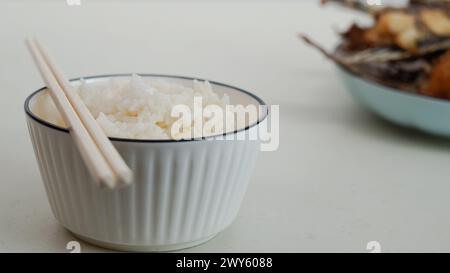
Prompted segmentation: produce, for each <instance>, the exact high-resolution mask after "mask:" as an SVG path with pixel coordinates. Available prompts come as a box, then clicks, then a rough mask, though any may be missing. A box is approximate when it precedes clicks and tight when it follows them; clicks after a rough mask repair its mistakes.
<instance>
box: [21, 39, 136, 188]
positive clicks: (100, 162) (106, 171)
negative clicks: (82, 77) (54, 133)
mask: <svg viewBox="0 0 450 273" xmlns="http://www.w3.org/2000/svg"><path fill="white" fill-rule="evenodd" d="M26 42H27V46H28V48H29V50H30V52H31V55H32V56H33V59H34V61H35V63H36V65H37V67H38V69H39V72H40V73H41V76H42V78H43V79H44V81H45V83H46V85H47V87H48V88H49V90H50V94H51V96H52V98H53V101H54V102H55V105H56V106H57V108H58V110H59V112H60V113H61V115H62V117H63V119H64V121H65V122H66V124H67V125H68V126H69V129H70V132H71V136H72V138H73V139H74V141H75V143H76V145H77V147H78V149H79V151H80V154H81V156H82V158H83V160H84V161H85V163H86V166H87V167H88V170H89V171H90V173H91V174H92V175H93V177H94V178H95V179H96V180H97V181H98V182H99V183H102V184H105V185H106V186H107V187H109V188H114V187H116V186H117V184H118V179H119V177H118V175H119V174H120V171H115V170H114V167H113V166H112V165H110V163H109V161H108V160H107V159H106V158H105V156H104V154H103V153H102V152H101V150H100V148H99V146H98V144H97V141H96V140H94V138H95V136H97V137H98V135H95V136H94V137H93V136H92V134H91V133H90V132H89V131H88V129H87V127H85V124H83V122H82V120H81V119H80V117H79V116H78V112H77V111H76V110H75V109H74V107H73V104H71V102H70V100H69V98H68V96H67V95H66V92H65V91H64V90H63V88H62V86H61V85H60V83H59V82H58V80H57V78H56V76H55V75H54V74H53V73H52V72H53V71H52V69H51V68H50V67H49V65H48V62H47V61H46V57H45V56H44V55H43V54H42V52H41V51H40V49H39V47H38V46H37V45H36V43H35V42H34V41H33V40H29V39H28V40H27V41H26ZM60 75H61V74H60ZM69 85H70V84H69ZM69 92H70V91H69ZM73 93H75V92H73ZM81 103H82V102H81ZM82 104H83V105H84V103H82ZM91 118H92V116H91ZM92 120H93V118H92ZM94 122H95V121H94ZM105 138H106V136H105ZM106 140H107V141H109V140H108V139H107V138H106ZM111 146H112V144H111ZM112 147H114V146H112ZM114 150H115V149H114ZM115 151H116V150H115ZM116 154H117V155H119V154H118V152H117V151H116ZM108 155H114V152H110V153H108ZM119 157H120V155H119ZM115 160H117V159H115ZM120 160H122V161H123V159H122V158H121V157H120ZM125 166H126V164H125ZM127 168H128V167H127ZM128 170H129V169H128ZM130 173H131V170H130ZM125 175H127V174H125ZM131 177H132V175H128V176H124V177H123V178H122V177H120V179H121V180H122V181H123V182H126V183H129V181H131Z"/></svg>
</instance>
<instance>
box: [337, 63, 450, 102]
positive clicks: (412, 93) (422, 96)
mask: <svg viewBox="0 0 450 273" xmlns="http://www.w3.org/2000/svg"><path fill="white" fill-rule="evenodd" d="M335 65H336V66H337V67H338V68H339V69H341V70H342V71H343V72H345V73H347V74H348V75H350V76H352V77H354V78H356V79H358V80H360V81H363V82H366V83H369V84H372V85H375V86H376V87H379V88H383V89H385V90H388V91H389V92H393V93H397V94H403V95H405V96H410V97H413V98H419V99H423V100H428V101H432V102H439V103H443V104H449V103H450V100H449V99H442V98H436V97H432V96H428V95H425V94H421V93H419V92H418V91H415V90H401V89H398V88H395V87H391V86H389V85H383V84H382V83H380V82H378V81H376V80H371V79H366V78H364V77H362V76H361V75H358V74H357V73H355V72H353V71H351V70H350V69H348V68H347V67H345V66H343V65H342V64H339V63H335Z"/></svg>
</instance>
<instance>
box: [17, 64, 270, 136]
mask: <svg viewBox="0 0 450 273" xmlns="http://www.w3.org/2000/svg"><path fill="white" fill-rule="evenodd" d="M133 74H136V75H139V76H141V77H152V78H169V79H181V80H192V81H193V80H199V81H208V82H210V83H211V84H212V85H217V86H222V87H226V88H231V89H234V90H236V91H239V92H241V93H243V94H245V95H247V96H249V97H251V98H253V99H254V100H256V101H257V102H258V103H259V105H258V106H262V107H264V109H265V111H264V115H263V116H262V117H260V118H259V119H258V121H257V122H256V123H253V124H250V125H248V126H246V127H244V128H241V129H237V130H234V131H233V132H227V133H224V134H219V135H213V136H207V137H201V138H192V139H180V140H174V139H133V138H119V137H108V138H109V139H110V140H111V141H116V142H142V143H148V142H151V143H154V142H156V143H178V142H192V141H202V140H210V139H214V138H217V137H221V136H228V135H232V134H237V133H239V132H242V131H247V130H249V129H250V128H252V127H255V126H257V125H258V124H260V123H261V122H263V121H264V120H265V119H266V118H267V116H268V115H269V108H268V107H267V104H266V103H265V102H264V101H263V100H262V99H261V98H259V97H258V96H256V95H254V94H253V93H250V92H249V91H246V90H244V89H241V88H238V87H235V86H232V85H228V84H225V83H221V82H216V81H210V80H207V79H202V78H193V77H187V76H176V75H164V74H146V73H133ZM133 74H131V73H129V74H127V73H125V74H107V75H97V76H88V77H80V78H74V79H70V80H69V81H71V82H76V81H80V80H81V79H85V80H92V79H103V78H114V77H127V76H131V75H133ZM45 89H47V87H42V88H40V89H38V90H36V91H34V92H33V93H31V94H30V95H29V96H28V97H27V98H26V100H25V104H24V108H25V113H26V114H27V116H28V117H30V118H31V119H33V120H34V121H36V122H38V123H40V124H41V125H44V126H46V127H48V128H51V129H54V130H57V131H61V132H65V133H69V129H67V128H64V127H60V126H58V125H55V124H52V123H50V122H48V121H45V120H43V119H41V118H39V117H37V116H36V115H35V114H33V113H32V112H31V110H30V100H31V99H32V98H33V97H34V96H35V95H36V94H38V93H39V92H41V91H43V90H45Z"/></svg>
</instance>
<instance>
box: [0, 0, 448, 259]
mask: <svg viewBox="0 0 450 273" xmlns="http://www.w3.org/2000/svg"><path fill="white" fill-rule="evenodd" d="M81 1H82V5H81V6H80V7H69V6H67V5H66V4H65V1H63V0H55V1H52V0H46V1H32V0H21V1H16V0H11V1H5V0H3V1H1V2H0V34H1V36H0V56H1V58H0V71H1V73H0V90H1V94H2V98H1V99H0V115H1V116H2V117H3V121H2V125H1V134H0V163H1V164H0V172H1V178H0V180H1V181H0V251H20V252H23V251H27V252H28V251H44V252H66V251H67V250H66V249H65V246H66V243H67V242H68V241H71V240H74V238H73V237H72V236H71V235H70V234H69V233H68V232H66V231H65V230H64V229H63V228H62V227H61V226H60V225H59V224H58V223H57V221H56V220H55V218H54V217H53V215H52V213H51V211H50V207H49V204H48V202H47V198H46V195H45V191H44V187H43V184H42V181H41V178H40V175H39V172H38V168H37V164H36V161H35V158H34V154H33V151H32V147H31V143H30V140H29V137H28V132H27V128H26V124H25V115H24V112H23V101H24V99H25V97H26V96H27V95H29V94H30V93H31V92H32V91H34V90H36V89H37V88H38V87H40V86H42V85H43V83H42V81H41V79H40V77H39V75H38V72H37V71H36V69H35V67H34V65H33V64H32V61H31V58H30V56H29V54H28V52H27V51H26V48H25V46H24V44H23V39H24V37H26V36H27V35H33V34H37V35H39V36H40V37H41V39H42V40H44V41H45V42H46V44H47V46H48V47H49V48H50V49H51V51H52V53H53V55H54V56H55V57H56V58H57V59H58V60H59V62H60V64H61V66H62V67H63V68H64V69H65V70H66V72H67V74H68V75H69V76H71V77H77V76H87V75H96V74H107V73H120V72H148V73H152V72H153V73H166V74H179V75H191V76H197V77H203V78H209V79H214V80H217V81H222V82H226V83H230V84H233V85H236V86H240V87H242V88H244V89H247V90H250V91H252V92H254V93H256V94H257V95H259V96H261V97H262V98H263V99H264V100H265V101H267V102H268V103H270V104H279V105H280V110H281V131H280V138H281V139H280V147H279V150H278V151H276V152H267V153H262V154H261V157H260V159H259V161H258V164H257V168H256V171H255V173H254V175H253V177H252V179H251V180H252V181H251V184H250V187H249V189H248V193H247V195H246V198H245V200H244V203H243V205H242V209H241V211H240V214H239V216H238V218H237V219H236V221H235V222H234V224H233V225H232V226H231V227H230V228H228V229H227V230H225V231H224V232H223V233H221V234H220V235H218V236H217V237H216V238H215V239H213V240H211V241H209V242H208V243H206V244H204V245H201V246H199V247H195V248H191V249H188V250H185V251H188V252H310V251H314V252H328V251H337V252H349V251H350V252H367V250H366V244H367V242H369V241H373V240H375V241H378V242H380V244H381V246H382V251H386V252H393V251H427V252H434V251H450V232H449V225H450V216H449V213H448V211H449V208H450V198H449V193H450V183H449V181H448V179H447V178H448V177H450V168H449V167H448V166H449V163H450V148H449V147H450V145H449V144H450V141H448V140H445V139H439V138H435V137H431V136H428V135H425V134H422V133H418V132H416V131H412V130H408V129H403V128H398V127H395V126H393V125H391V124H389V123H387V122H384V121H382V120H380V119H379V118H377V117H375V116H374V115H372V114H370V113H369V112H367V111H366V110H365V109H363V108H361V107H360V106H358V105H356V104H355V103H354V102H353V101H352V100H351V98H350V97H349V95H348V94H347V93H346V92H345V89H344V88H343V86H342V85H341V83H340V82H339V79H338V78H337V76H336V74H335V71H334V68H333V65H331V64H330V63H329V62H328V61H327V60H325V59H324V58H323V57H322V56H320V55H319V54H318V53H317V52H316V51H314V50H312V49H310V48H308V47H306V46H305V45H304V44H302V43H301V42H300V41H299V40H298V39H297V37H296V33H298V32H306V33H309V34H311V35H312V36H313V37H314V38H316V39H317V40H319V41H320V42H322V43H324V44H327V45H332V43H333V42H334V41H335V39H336V37H335V35H334V33H333V30H332V29H333V27H334V28H335V27H343V26H345V25H346V24H347V23H348V22H349V21H350V20H352V19H353V18H355V17H354V16H355V13H350V12H348V11H345V10H342V9H336V8H331V7H328V8H326V9H320V8H319V7H318V5H317V3H316V2H317V1H196V2H193V1H143V0H142V1H106V0H97V1H95V0H81ZM82 251H105V250H103V249H100V248H96V247H94V246H91V245H88V244H85V243H82Z"/></svg>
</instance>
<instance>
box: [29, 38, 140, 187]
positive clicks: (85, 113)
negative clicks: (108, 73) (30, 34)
mask: <svg viewBox="0 0 450 273" xmlns="http://www.w3.org/2000/svg"><path fill="white" fill-rule="evenodd" d="M33 41H34V43H35V45H36V46H37V48H38V49H39V50H40V52H41V54H42V56H43V57H44V59H45V61H46V62H47V64H48V66H49V68H50V70H51V71H52V72H53V75H54V76H55V78H56V80H57V81H58V83H59V85H60V86H61V87H62V90H63V91H64V93H65V95H66V97H67V99H68V100H69V102H70V103H71V104H72V107H73V108H74V110H75V111H76V112H77V114H78V117H79V118H80V119H81V122H82V123H83V124H84V126H85V127H86V129H87V131H88V132H89V133H90V135H91V137H92V139H93V140H94V141H95V143H96V144H97V146H98V148H99V149H100V151H101V153H102V154H103V156H104V157H105V159H106V161H107V162H108V163H109V165H110V166H111V168H112V169H113V171H114V172H115V173H116V175H117V176H118V178H119V179H120V181H121V182H123V183H125V184H131V182H132V180H133V173H132V171H131V170H130V168H129V167H128V166H127V164H126V163H125V161H124V160H123V158H122V157H121V156H120V154H119V152H118V151H117V150H116V148H115V147H114V146H113V144H112V143H111V141H110V140H109V139H108V137H107V136H106V134H105V133H104V132H103V130H102V129H101V128H100V126H99V125H98V123H97V122H96V121H95V119H94V117H93V116H92V114H91V112H90V111H89V109H88V108H87V106H86V104H84V102H83V101H82V100H81V98H80V96H79V95H78V93H77V92H75V91H74V89H73V87H72V85H71V84H70V83H69V80H68V79H67V77H66V76H65V75H64V74H63V72H62V70H61V69H59V68H58V66H57V65H56V63H55V62H54V60H53V59H52V58H51V56H50V55H49V54H48V53H47V51H46V50H45V49H44V47H43V46H42V44H41V43H40V42H39V41H38V40H37V39H36V38H34V39H33Z"/></svg>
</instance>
